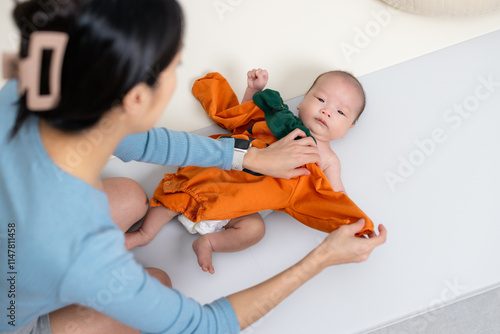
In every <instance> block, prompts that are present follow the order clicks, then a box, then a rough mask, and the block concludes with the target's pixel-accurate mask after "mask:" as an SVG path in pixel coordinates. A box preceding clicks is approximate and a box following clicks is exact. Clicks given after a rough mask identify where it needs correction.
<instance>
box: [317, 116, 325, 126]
mask: <svg viewBox="0 0 500 334" xmlns="http://www.w3.org/2000/svg"><path fill="white" fill-rule="evenodd" d="M316 121H317V122H319V123H321V124H323V125H324V126H327V125H326V122H325V121H324V120H323V119H321V118H319V117H317V118H316Z"/></svg>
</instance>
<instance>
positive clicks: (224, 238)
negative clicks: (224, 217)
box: [193, 213, 266, 274]
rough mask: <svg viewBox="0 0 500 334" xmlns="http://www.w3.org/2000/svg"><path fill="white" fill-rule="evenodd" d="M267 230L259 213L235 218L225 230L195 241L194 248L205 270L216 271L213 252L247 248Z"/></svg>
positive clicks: (235, 250) (199, 262) (227, 251)
mask: <svg viewBox="0 0 500 334" xmlns="http://www.w3.org/2000/svg"><path fill="white" fill-rule="evenodd" d="M265 232H266V226H265V224H264V220H263V219H262V217H261V216H260V214H258V213H252V214H250V215H246V216H242V217H239V218H234V219H231V220H230V221H229V223H228V224H227V225H226V226H225V230H224V231H221V232H216V233H209V234H205V235H204V236H202V237H200V238H198V239H196V240H195V241H194V242H193V250H194V252H195V253H196V256H197V257H198V264H199V265H200V267H201V269H202V270H203V271H208V272H209V273H211V274H213V273H214V267H213V265H212V252H219V253H229V252H238V251H241V250H244V249H247V248H248V247H250V246H253V245H255V244H256V243H257V242H259V241H260V240H261V239H262V238H263V237H264V234H265Z"/></svg>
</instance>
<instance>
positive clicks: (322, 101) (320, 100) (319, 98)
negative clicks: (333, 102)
mask: <svg viewBox="0 0 500 334" xmlns="http://www.w3.org/2000/svg"><path fill="white" fill-rule="evenodd" d="M317 99H318V101H319V102H321V103H325V100H323V99H322V98H321V97H317Z"/></svg>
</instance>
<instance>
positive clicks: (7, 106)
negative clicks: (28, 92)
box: [0, 80, 19, 135]
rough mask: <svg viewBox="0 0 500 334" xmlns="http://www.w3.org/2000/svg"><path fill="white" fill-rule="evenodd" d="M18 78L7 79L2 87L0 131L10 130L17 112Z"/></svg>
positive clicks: (0, 95)
mask: <svg viewBox="0 0 500 334" xmlns="http://www.w3.org/2000/svg"><path fill="white" fill-rule="evenodd" d="M18 99H19V96H18V94H17V80H9V81H7V82H6V83H5V84H4V85H3V86H2V88H1V89H0V129H1V130H0V133H1V135H3V134H4V132H8V130H9V129H8V127H9V126H12V124H14V120H15V118H16V114H17V101H18Z"/></svg>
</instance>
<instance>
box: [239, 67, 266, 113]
mask: <svg viewBox="0 0 500 334" xmlns="http://www.w3.org/2000/svg"><path fill="white" fill-rule="evenodd" d="M247 77H248V79H247V89H246V91H245V95H244V96H243V100H241V103H242V104H243V103H245V102H248V101H252V99H253V94H255V93H257V92H260V91H261V90H263V89H264V87H266V84H267V80H268V74H267V71H266V70H263V69H260V68H259V69H253V70H251V71H248V73H247Z"/></svg>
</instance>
